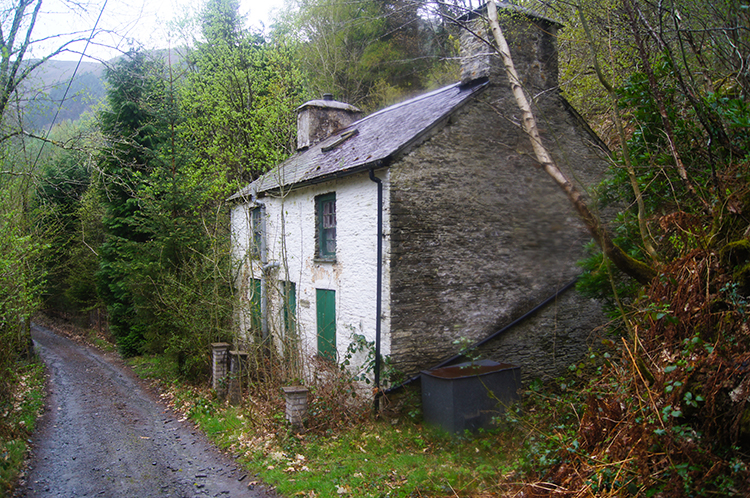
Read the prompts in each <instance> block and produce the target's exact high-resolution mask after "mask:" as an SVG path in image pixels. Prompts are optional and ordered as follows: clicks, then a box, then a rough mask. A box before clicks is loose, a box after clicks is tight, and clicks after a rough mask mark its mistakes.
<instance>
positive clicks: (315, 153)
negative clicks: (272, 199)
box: [230, 80, 487, 199]
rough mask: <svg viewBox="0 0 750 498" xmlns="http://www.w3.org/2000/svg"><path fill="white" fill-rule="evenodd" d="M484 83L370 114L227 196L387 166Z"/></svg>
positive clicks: (435, 93) (449, 88) (452, 87)
mask: <svg viewBox="0 0 750 498" xmlns="http://www.w3.org/2000/svg"><path fill="white" fill-rule="evenodd" d="M486 85H487V83H486V81H482V80H477V81H474V82H471V83H469V84H467V85H461V84H460V83H455V84H453V85H450V86H446V87H444V88H441V89H439V90H435V91H433V92H430V93H426V94H424V95H420V96H418V97H415V98H413V99H410V100H407V101H405V102H401V103H400V104H396V105H393V106H391V107H387V108H385V109H382V110H380V111H378V112H375V113H373V114H370V115H369V116H367V117H364V118H362V119H360V120H359V121H356V122H354V123H352V124H351V125H350V126H348V127H346V128H344V129H342V130H339V131H338V132H336V133H334V134H333V135H331V136H330V137H328V138H326V139H325V140H323V141H321V142H318V143H316V144H314V145H312V146H311V147H309V148H308V149H306V150H304V151H301V152H298V153H297V154H295V155H294V156H292V157H290V158H289V159H287V160H286V161H284V162H283V163H281V164H280V165H278V166H277V167H275V168H274V169H272V170H271V171H269V172H268V173H266V174H265V175H263V176H261V177H260V178H258V179H257V180H255V181H254V182H253V183H251V184H250V185H248V186H247V187H245V188H244V189H242V190H241V191H239V192H237V193H236V194H234V195H233V196H232V197H230V199H240V198H245V197H247V196H249V195H250V194H251V193H254V194H259V193H262V192H268V191H273V190H276V189H278V188H280V187H294V186H301V185H308V184H312V183H319V182H323V181H327V180H330V179H332V178H336V177H340V176H344V175H349V174H352V173H356V172H360V171H365V170H368V169H370V168H378V167H383V166H387V165H388V164H389V163H390V161H391V160H393V159H394V158H395V157H397V156H399V155H400V154H403V153H405V152H408V150H410V149H411V147H414V146H415V145H418V144H419V143H421V141H422V140H424V139H425V138H427V136H428V135H429V132H430V131H432V130H433V129H434V128H435V127H436V126H439V125H440V124H441V123H443V122H444V120H445V119H446V118H447V117H448V116H450V115H451V114H452V113H453V112H454V111H455V110H456V109H458V108H459V107H461V106H462V105H463V104H464V103H466V102H467V101H468V100H469V99H470V98H471V97H472V96H473V95H475V94H476V93H477V92H480V91H481V90H482V89H484V87H485V86H486Z"/></svg>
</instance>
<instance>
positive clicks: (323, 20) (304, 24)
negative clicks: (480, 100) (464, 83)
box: [287, 0, 455, 112]
mask: <svg viewBox="0 0 750 498" xmlns="http://www.w3.org/2000/svg"><path fill="white" fill-rule="evenodd" d="M420 7H421V5H420V4H419V3H418V2H413V3H410V2H403V1H401V0H395V1H389V2H376V1H372V0H364V1H358V2H346V1H341V0H300V1H299V2H298V3H297V10H296V11H295V12H294V14H293V16H292V17H293V18H292V19H291V20H290V21H289V22H290V24H291V26H290V27H288V28H287V29H288V30H289V31H291V32H295V33H296V36H297V40H298V42H299V43H300V52H299V61H300V64H301V65H302V68H303V70H304V73H305V75H306V81H307V85H308V86H309V89H310V92H311V93H312V95H314V96H317V97H318V98H320V96H321V95H322V94H323V93H332V94H333V95H334V98H336V99H337V100H341V101H344V102H348V103H350V104H353V105H356V106H358V107H360V108H361V109H363V110H364V111H365V112H372V111H375V110H377V109H379V108H381V107H383V106H384V105H386V104H393V103H395V102H396V101H398V100H400V99H403V97H404V96H407V95H412V94H415V93H417V92H420V91H423V90H424V89H425V88H426V87H427V85H428V84H430V83H432V82H435V83H437V82H441V83H442V82H444V79H443V78H441V76H440V74H441V73H450V74H455V71H452V65H451V64H450V63H446V62H445V61H441V59H440V58H441V57H443V58H448V57H450V56H453V55H455V54H454V45H453V44H452V43H451V41H450V35H451V31H450V30H449V29H448V26H449V24H448V21H447V20H445V19H442V18H440V17H435V18H425V17H423V16H420V15H419V9H420ZM453 81H455V79H454V80H453ZM451 82H452V81H451Z"/></svg>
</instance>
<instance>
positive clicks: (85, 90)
mask: <svg viewBox="0 0 750 498" xmlns="http://www.w3.org/2000/svg"><path fill="white" fill-rule="evenodd" d="M76 65H77V62H74V61H56V60H49V61H47V62H45V63H44V64H43V65H42V66H40V67H39V68H38V69H37V70H36V71H34V72H33V73H32V74H31V76H30V77H29V78H28V79H27V80H26V81H25V82H24V85H23V86H24V93H25V94H26V95H27V96H28V97H27V100H26V102H25V103H24V111H25V112H24V116H25V121H26V123H25V124H26V127H28V128H29V129H31V130H34V131H40V130H47V129H49V126H50V124H51V123H52V120H53V119H54V117H55V114H56V113H57V119H56V121H55V123H62V122H64V121H66V120H70V121H76V120H78V119H79V118H80V117H81V115H82V114H83V113H84V112H86V111H87V110H89V109H91V108H92V107H93V106H95V105H96V104H98V103H99V102H100V101H101V100H102V99H103V98H104V96H105V95H106V90H105V87H104V68H105V66H104V64H101V63H98V62H82V63H81V65H80V67H79V68H78V72H77V73H76V75H75V78H73V82H72V83H70V78H71V77H72V76H73V72H74V71H75V68H76ZM69 83H70V89H69V90H68V92H67V95H66V94H65V91H66V89H67V88H68V84H69ZM63 96H65V101H64V102H63ZM61 102H62V106H61V105H60V103H61ZM58 109H59V110H58Z"/></svg>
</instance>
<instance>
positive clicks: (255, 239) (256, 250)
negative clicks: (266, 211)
mask: <svg viewBox="0 0 750 498" xmlns="http://www.w3.org/2000/svg"><path fill="white" fill-rule="evenodd" d="M250 230H251V231H252V234H253V236H252V240H251V241H250V253H251V254H252V256H253V257H254V258H260V252H261V247H262V244H263V217H262V212H261V208H260V207H256V208H254V209H253V210H252V212H251V215H250Z"/></svg>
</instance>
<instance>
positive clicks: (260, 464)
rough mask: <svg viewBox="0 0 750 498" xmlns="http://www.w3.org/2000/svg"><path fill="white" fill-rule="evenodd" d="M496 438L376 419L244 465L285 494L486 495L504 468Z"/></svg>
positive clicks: (307, 439) (308, 439) (493, 489)
mask: <svg viewBox="0 0 750 498" xmlns="http://www.w3.org/2000/svg"><path fill="white" fill-rule="evenodd" d="M497 438H498V435H497V434H495V433H484V434H479V435H475V436H471V437H450V436H447V435H445V434H443V433H440V432H438V431H435V430H432V429H428V428H425V427H423V426H422V425H421V424H418V423H412V422H403V423H400V424H398V425H397V426H395V427H394V426H393V425H392V424H391V423H389V422H386V421H374V422H369V423H366V424H364V425H362V426H360V427H357V428H354V429H352V430H350V431H348V432H346V433H342V434H339V435H337V436H331V437H321V436H311V437H303V438H302V439H298V438H294V437H292V438H291V441H290V442H289V444H288V445H287V448H286V449H285V451H278V452H271V453H269V454H267V455H263V454H256V455H255V458H254V459H253V460H252V461H249V462H248V464H249V465H250V466H251V467H252V468H253V470H255V471H256V472H258V473H259V475H260V476H261V477H262V478H263V479H264V480H265V481H267V482H269V483H271V484H274V485H275V486H276V487H277V489H278V491H279V492H280V493H281V494H282V495H284V496H295V495H297V494H299V493H302V494H303V495H304V496H313V494H312V493H314V495H315V496H338V495H340V494H350V495H351V496H361V497H381V496H389V497H411V496H456V495H458V496H462V497H467V496H484V495H490V494H492V493H494V492H496V491H497V489H496V486H497V482H498V479H497V477H498V475H499V474H503V473H506V472H507V471H509V470H510V466H509V461H510V455H509V454H508V453H507V452H506V451H505V450H504V449H503V448H502V447H498V446H497V445H496V443H497ZM487 443H489V444H487Z"/></svg>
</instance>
